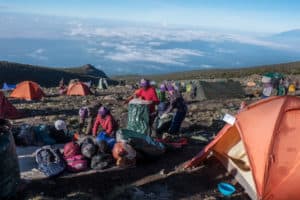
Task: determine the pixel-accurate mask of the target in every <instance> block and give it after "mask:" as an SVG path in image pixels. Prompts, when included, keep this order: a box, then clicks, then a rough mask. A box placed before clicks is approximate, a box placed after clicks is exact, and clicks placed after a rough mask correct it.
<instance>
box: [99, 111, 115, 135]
mask: <svg viewBox="0 0 300 200" xmlns="http://www.w3.org/2000/svg"><path fill="white" fill-rule="evenodd" d="M100 125H101V127H102V129H103V132H104V134H105V135H107V136H110V137H113V136H114V134H115V132H116V130H117V123H116V121H115V119H114V117H113V116H112V115H111V113H110V111H109V109H108V108H106V107H104V106H101V107H100V109H99V111H98V115H97V118H96V120H95V123H94V127H93V136H97V133H98V128H99V126H100ZM103 132H102V133H103Z"/></svg>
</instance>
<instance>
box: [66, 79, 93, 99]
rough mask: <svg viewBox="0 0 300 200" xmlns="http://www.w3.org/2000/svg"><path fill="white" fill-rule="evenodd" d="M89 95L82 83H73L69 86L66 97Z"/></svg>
mask: <svg viewBox="0 0 300 200" xmlns="http://www.w3.org/2000/svg"><path fill="white" fill-rule="evenodd" d="M89 94H90V89H89V88H88V86H87V85H86V84H84V83H82V82H75V83H72V84H71V85H69V87H68V91H67V95H69V96H71V95H79V96H86V95H89Z"/></svg>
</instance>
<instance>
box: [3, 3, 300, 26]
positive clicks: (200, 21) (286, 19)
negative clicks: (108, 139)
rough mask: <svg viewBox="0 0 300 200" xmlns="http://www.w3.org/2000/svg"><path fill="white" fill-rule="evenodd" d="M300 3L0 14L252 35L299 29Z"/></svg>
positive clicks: (62, 6)
mask: <svg viewBox="0 0 300 200" xmlns="http://www.w3.org/2000/svg"><path fill="white" fill-rule="evenodd" d="M299 10H300V1H299V0H147V1H146V0H105V1H104V0H0V13H1V12H2V13H3V12H10V13H29V14H46V15H50V16H52V15H56V16H72V17H84V18H102V19H117V20H126V21H138V22H151V23H156V24H159V25H164V26H168V25H188V26H196V27H208V28H220V29H232V30H237V31H251V32H281V31H286V30H290V29H297V28H300V14H299Z"/></svg>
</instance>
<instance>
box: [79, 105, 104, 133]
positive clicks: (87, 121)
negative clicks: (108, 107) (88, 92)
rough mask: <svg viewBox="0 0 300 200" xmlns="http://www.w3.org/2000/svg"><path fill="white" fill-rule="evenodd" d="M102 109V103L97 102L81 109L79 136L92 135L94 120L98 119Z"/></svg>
mask: <svg viewBox="0 0 300 200" xmlns="http://www.w3.org/2000/svg"><path fill="white" fill-rule="evenodd" d="M100 107H101V103H100V102H98V101H95V102H93V103H92V104H91V105H89V106H85V107H82V108H80V109H79V113H78V114H79V130H78V133H79V134H85V135H92V129H93V123H94V119H95V118H96V117H97V114H98V109H99V108H100Z"/></svg>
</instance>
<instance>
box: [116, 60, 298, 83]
mask: <svg viewBox="0 0 300 200" xmlns="http://www.w3.org/2000/svg"><path fill="white" fill-rule="evenodd" d="M266 72H280V73H283V74H286V75H298V74H300V61H298V62H290V63H280V64H274V65H263V66H255V67H245V68H238V69H207V70H193V71H185V72H176V73H170V74H161V75H149V76H147V77H146V78H149V79H150V80H157V81H162V80H191V79H215V78H243V77H246V76H250V75H253V74H259V75H262V74H264V73H266ZM113 78H114V79H118V80H127V81H136V80H139V79H140V78H141V76H139V75H128V76H116V77H113Z"/></svg>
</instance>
